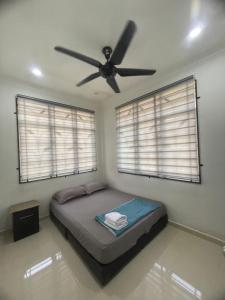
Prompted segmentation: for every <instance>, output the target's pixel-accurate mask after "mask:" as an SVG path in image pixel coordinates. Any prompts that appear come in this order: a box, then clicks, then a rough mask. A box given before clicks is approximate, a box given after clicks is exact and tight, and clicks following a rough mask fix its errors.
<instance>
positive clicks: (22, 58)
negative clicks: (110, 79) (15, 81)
mask: <svg viewBox="0 0 225 300" xmlns="http://www.w3.org/2000/svg"><path fill="white" fill-rule="evenodd" d="M224 2H225V1H224V0H192V1H191V0H190V1H189V0H111V1H109V0H0V72H1V73H3V74H7V75H10V76H13V77H15V78H19V79H21V80H24V81H27V82H30V83H32V84H37V85H40V86H43V87H49V88H53V89H56V90H60V91H63V92H67V93H70V94H74V95H77V96H80V97H85V98H87V99H100V100H101V99H107V98H108V97H109V96H111V95H112V94H113V91H112V90H111V89H110V88H109V87H108V86H107V85H106V83H105V81H104V80H103V79H102V78H99V79H96V80H94V81H92V82H91V83H89V84H86V85H84V86H83V87H79V88H78V87H76V83H77V82H78V81H80V80H81V79H83V78H85V77H86V76H88V75H89V74H91V73H94V72H96V68H94V67H92V66H89V65H87V64H85V63H83V62H80V61H78V60H76V59H74V58H72V57H69V56H66V55H63V54H60V53H57V52H56V51H54V50H53V48H54V46H56V45H60V46H64V47H66V48H69V49H73V50H76V51H77V52H81V53H84V54H86V55H88V56H91V57H93V58H95V59H97V60H100V61H101V62H104V57H103V55H102V53H101V49H102V47H103V46H105V45H110V46H111V47H112V48H113V47H114V46H115V45H116V42H117V40H118V37H119V36H120V34H121V31H122V30H123V27H124V25H125V23H126V21H127V20H129V19H132V20H134V21H135V22H136V24H137V28H138V30H137V33H136V35H135V37H134V39H133V41H132V44H131V46H130V48H129V50H128V52H127V55H126V57H125V59H124V61H123V63H122V65H121V66H122V67H133V68H135V67H137V68H156V69H157V72H158V74H160V73H164V72H166V71H168V70H170V69H173V68H174V67H180V66H182V65H184V64H187V63H190V62H193V60H195V59H199V58H200V57H201V56H203V55H207V54H210V53H212V52H215V51H217V50H219V49H221V48H224V47H225V5H224ZM199 23H200V24H202V25H203V26H204V30H203V32H202V34H201V35H200V36H199V37H198V38H197V39H196V40H194V41H193V42H192V43H187V41H186V36H187V34H188V32H189V31H190V29H191V28H193V26H195V25H198V24H199ZM33 65H34V66H37V67H39V68H40V69H41V70H42V71H43V74H44V76H43V78H39V79H38V78H35V77H34V76H33V75H32V74H31V72H30V68H31V66H33ZM117 80H118V84H119V86H120V89H121V91H122V92H123V91H124V90H127V89H129V88H130V87H133V86H134V85H135V84H139V83H140V81H144V80H146V77H136V78H135V77H133V78H131V77H127V78H121V77H119V76H117ZM148 80H149V79H148Z"/></svg>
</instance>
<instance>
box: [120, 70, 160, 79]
mask: <svg viewBox="0 0 225 300" xmlns="http://www.w3.org/2000/svg"><path fill="white" fill-rule="evenodd" d="M155 72H156V70H146V69H130V68H118V69H117V73H118V74H119V75H120V76H124V77H125V76H144V75H153V74H155Z"/></svg>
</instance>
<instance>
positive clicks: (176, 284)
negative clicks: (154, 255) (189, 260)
mask: <svg viewBox="0 0 225 300" xmlns="http://www.w3.org/2000/svg"><path fill="white" fill-rule="evenodd" d="M149 276H150V277H151V279H152V277H154V280H155V281H157V284H158V285H161V286H163V285H164V286H165V284H166V282H168V281H169V282H168V284H170V286H172V285H173V291H174V293H176V294H179V293H180V294H182V292H185V293H188V294H190V295H191V296H194V297H195V298H196V299H202V292H201V291H200V290H199V289H197V288H196V287H194V286H193V285H192V284H190V283H189V282H187V281H186V280H185V279H183V278H182V277H181V276H179V275H178V274H176V273H175V272H173V271H171V270H169V269H167V268H166V267H165V266H162V265H160V264H159V263H155V264H154V266H153V267H152V269H151V270H150V273H149Z"/></svg>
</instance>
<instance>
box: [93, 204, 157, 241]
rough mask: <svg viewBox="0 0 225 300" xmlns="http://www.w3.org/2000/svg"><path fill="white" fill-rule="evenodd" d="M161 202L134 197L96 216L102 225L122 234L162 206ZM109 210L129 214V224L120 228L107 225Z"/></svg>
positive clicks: (118, 234) (114, 232) (117, 234)
mask: <svg viewBox="0 0 225 300" xmlns="http://www.w3.org/2000/svg"><path fill="white" fill-rule="evenodd" d="M160 207H161V205H160V203H156V202H153V201H150V200H149V201H147V200H144V199H140V198H134V199H132V200H130V201H127V202H125V203H123V204H121V205H120V206H118V207H116V208H114V209H112V210H110V211H108V212H106V213H103V214H100V215H98V216H96V217H95V219H96V221H98V222H99V223H100V224H101V225H103V226H104V227H106V228H107V229H109V230H110V231H111V232H112V233H113V234H114V235H116V236H120V235H121V234H122V233H124V232H125V231H126V230H128V229H129V228H131V227H132V226H133V225H134V224H136V223H137V222H138V221H139V220H141V219H142V218H144V217H145V216H147V215H148V214H150V213H152V212H153V211H154V210H156V209H157V208H160ZM109 212H119V213H120V214H122V215H126V216H127V221H128V224H127V225H126V226H125V227H124V228H122V229H119V230H115V229H113V228H111V227H109V226H107V225H106V224H105V223H104V221H105V214H107V213H109Z"/></svg>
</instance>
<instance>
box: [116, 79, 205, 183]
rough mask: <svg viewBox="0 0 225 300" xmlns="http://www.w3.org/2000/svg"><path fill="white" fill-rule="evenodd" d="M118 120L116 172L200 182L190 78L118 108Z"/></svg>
mask: <svg viewBox="0 0 225 300" xmlns="http://www.w3.org/2000/svg"><path fill="white" fill-rule="evenodd" d="M116 122H117V162H118V163H117V166H118V171H119V172H123V173H130V174H139V175H146V176H150V177H151V176H153V177H160V178H167V179H175V180H181V181H190V182H196V183H200V168H199V147H198V122H197V103H196V83H195V80H194V78H193V77H189V78H186V79H184V80H182V81H179V82H177V83H175V84H172V85H170V86H168V87H165V88H162V89H160V90H158V91H155V92H152V93H150V94H148V95H146V96H144V97H141V98H139V99H137V100H133V101H131V102H129V103H127V104H125V105H121V106H119V107H117V108H116Z"/></svg>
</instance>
